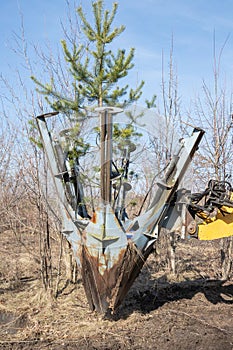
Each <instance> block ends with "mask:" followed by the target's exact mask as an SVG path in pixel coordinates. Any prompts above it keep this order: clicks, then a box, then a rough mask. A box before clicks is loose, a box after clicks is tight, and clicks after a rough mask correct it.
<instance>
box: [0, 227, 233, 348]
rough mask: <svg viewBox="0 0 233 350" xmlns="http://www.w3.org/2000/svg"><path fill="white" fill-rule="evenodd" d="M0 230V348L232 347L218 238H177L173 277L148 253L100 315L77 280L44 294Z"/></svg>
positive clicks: (229, 285) (231, 299) (232, 309)
mask: <svg viewBox="0 0 233 350" xmlns="http://www.w3.org/2000/svg"><path fill="white" fill-rule="evenodd" d="M0 236H1V242H2V246H1V248H0V249H1V255H0V326H1V327H0V349H1V350H2V349H5V350H10V349H13V350H18V349H22V350H29V349H52V350H55V349H62V350H63V349H64V350H65V349H66V350H68V349H70V350H73V349H80V350H100V349H101V350H107V349H109V350H110V349H111V350H120V349H124V350H126V349H135V350H136V349H137V350H138V349H153V350H154V349H162V350H166V349H169V350H170V349H174V350H186V349H188V350H192V349H195V350H196V349H197V350H201V349H202V350H204V349H208V350H211V349H213V350H218V349H221V350H228V349H229V350H230V349H231V350H232V349H233V324H232V319H233V280H229V281H227V282H223V281H221V280H220V278H219V255H218V249H219V248H218V242H215V243H206V242H197V241H194V242H193V241H192V242H186V243H180V244H179V245H178V247H177V274H176V276H173V275H171V274H169V273H168V270H167V267H166V264H165V263H164V262H163V261H162V262H161V259H160V260H158V256H156V255H155V254H152V255H151V256H150V257H149V259H148V261H147V263H146V265H145V266H144V268H143V271H142V272H141V274H140V275H139V277H138V278H137V280H136V281H135V283H134V285H133V286H132V288H131V289H130V291H129V293H128V295H127V297H126V299H125V301H124V303H123V304H122V305H121V307H120V308H119V310H118V311H117V312H116V314H114V315H107V316H102V315H99V314H96V313H95V312H91V311H90V310H89V308H88V305H87V302H86V298H85V294H84V291H83V287H82V283H81V281H79V282H78V283H77V284H69V285H67V286H65V285H64V288H63V290H62V293H60V294H59V297H58V298H57V299H55V298H50V297H49V296H48V293H46V292H45V291H44V289H43V287H42V284H41V280H40V274H39V270H38V266H39V265H38V262H36V260H35V259H33V256H32V254H31V252H30V249H25V247H23V246H22V245H21V244H20V243H19V242H17V240H16V239H15V238H14V236H13V235H11V234H10V233H9V232H7V233H6V232H5V233H4V234H3V233H1V234H0ZM31 240H32V242H31V244H32V246H33V244H35V242H34V243H33V239H32V238H31ZM160 254H161V253H160Z"/></svg>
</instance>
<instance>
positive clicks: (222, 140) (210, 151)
mask: <svg viewBox="0 0 233 350" xmlns="http://www.w3.org/2000/svg"><path fill="white" fill-rule="evenodd" d="M227 40H228V38H226V41H225V42H224V44H223V46H222V47H221V48H220V51H219V53H217V50H216V41H215V35H214V41H213V49H214V50H213V84H212V85H208V84H207V83H206V82H205V81H204V80H203V83H202V93H203V94H202V96H199V97H198V98H197V100H196V101H195V104H194V108H193V110H194V118H195V122H196V121H198V125H199V126H200V127H202V128H203V129H204V130H205V131H206V134H205V139H204V143H203V145H202V147H201V149H200V151H199V158H198V163H199V165H198V167H197V172H196V175H197V177H198V185H199V188H200V187H201V185H202V186H203V179H204V180H205V185H206V182H208V180H210V179H211V178H214V179H216V180H219V181H229V180H230V179H231V178H232V175H233V166H232V164H233V154H232V140H233V133H232V130H233V129H232V128H233V117H232V102H233V100H232V98H233V93H232V91H231V90H229V89H227V81H226V79H225V77H223V74H222V72H221V58H222V54H223V52H224V47H225V45H226V44H227ZM190 118H191V116H190ZM198 175H201V176H198ZM232 253H233V250H232V238H228V239H224V240H222V242H221V267H222V278H223V279H227V278H228V277H229V276H230V272H231V266H232Z"/></svg>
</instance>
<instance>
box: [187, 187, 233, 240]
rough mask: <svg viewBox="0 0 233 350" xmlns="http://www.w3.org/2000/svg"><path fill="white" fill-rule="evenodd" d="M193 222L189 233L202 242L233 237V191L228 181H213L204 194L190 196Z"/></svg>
mask: <svg viewBox="0 0 233 350" xmlns="http://www.w3.org/2000/svg"><path fill="white" fill-rule="evenodd" d="M190 197H191V198H190V205H189V207H188V210H189V213H190V214H191V216H192V218H193V220H192V221H191V222H190V223H189V225H188V226H187V232H188V234H190V235H191V236H196V237H197V238H198V239H200V240H213V239H218V238H223V237H229V236H233V190H232V187H231V184H230V183H229V182H227V181H216V180H211V181H210V182H209V184H208V187H207V189H206V190H205V191H204V192H203V193H198V194H192V195H191V196H190Z"/></svg>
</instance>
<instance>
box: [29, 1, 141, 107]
mask: <svg viewBox="0 0 233 350" xmlns="http://www.w3.org/2000/svg"><path fill="white" fill-rule="evenodd" d="M117 9H118V4H117V3H113V5H112V9H111V11H109V10H106V9H104V1H103V0H98V1H96V2H93V3H92V14H93V17H94V18H93V19H94V20H93V25H92V24H91V23H90V22H89V21H88V19H87V17H86V16H85V14H84V12H83V9H82V7H79V8H78V9H77V12H78V16H79V19H80V21H81V30H82V33H83V34H84V37H85V40H84V42H86V44H83V43H82V44H80V43H73V45H72V47H71V48H69V47H68V44H67V42H66V41H65V40H62V41H61V44H62V48H63V52H64V57H65V60H66V62H67V63H68V66H69V70H70V73H71V78H72V80H73V88H74V94H73V96H75V97H74V99H73V100H71V99H70V98H69V97H66V96H62V95H61V94H60V93H59V92H58V91H57V90H56V88H55V84H54V81H53V80H51V82H50V84H43V83H41V82H40V81H38V80H37V79H36V78H35V77H32V79H33V80H34V82H35V83H36V84H37V86H38V88H39V91H40V92H41V93H42V94H44V95H45V97H46V99H47V101H48V103H49V105H50V106H51V107H52V108H53V109H54V110H56V111H60V112H68V111H69V112H71V111H73V112H80V110H81V109H82V108H85V107H87V106H88V105H91V104H94V105H95V106H96V105H98V106H104V105H108V106H121V107H126V106H127V105H129V104H131V103H133V102H134V101H137V100H138V99H139V98H140V97H141V94H142V87H143V85H144V81H142V82H141V83H140V84H139V85H138V86H137V87H136V88H135V89H133V88H130V87H129V85H128V84H127V85H124V86H120V85H119V84H118V82H119V80H121V79H123V78H125V77H126V76H127V75H128V72H129V71H130V70H131V69H132V68H133V67H134V64H133V58H134V53H135V50H134V48H131V49H130V51H129V53H126V51H125V50H124V49H118V50H117V52H116V53H114V52H113V51H112V49H111V47H113V45H112V43H113V41H114V39H116V38H117V37H118V36H119V35H120V34H121V33H122V32H123V31H124V30H125V27H124V26H123V25H122V26H120V27H115V28H113V29H112V24H113V20H114V18H115V16H116V13H117Z"/></svg>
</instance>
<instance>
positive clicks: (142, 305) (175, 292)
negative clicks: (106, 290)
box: [113, 276, 233, 320]
mask: <svg viewBox="0 0 233 350" xmlns="http://www.w3.org/2000/svg"><path fill="white" fill-rule="evenodd" d="M225 284H226V281H222V280H217V279H216V280H206V279H202V278H200V279H196V280H185V281H182V282H176V283H169V282H168V281H166V277H165V276H163V277H161V278H160V279H158V280H156V285H155V283H154V285H153V286H152V285H150V283H147V285H146V286H145V287H146V288H143V289H140V286H138V285H137V282H136V283H135V284H134V286H133V287H132V288H131V290H130V291H129V293H128V295H127V297H126V299H125V301H124V303H123V304H122V306H121V307H120V308H119V310H118V311H117V312H116V314H115V315H114V316H113V317H114V319H115V320H117V319H120V318H127V317H128V316H129V315H130V314H132V313H133V312H134V311H139V312H140V313H143V314H147V313H150V312H151V311H154V310H156V309H158V308H159V307H161V306H163V305H164V304H166V303H169V302H172V301H178V300H182V299H189V300H190V299H192V298H193V297H194V296H195V295H196V294H197V293H203V294H204V295H205V297H206V299H207V300H208V301H209V302H211V303H212V304H218V303H225V304H233V284H229V282H228V284H226V285H225ZM147 287H148V288H147Z"/></svg>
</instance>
